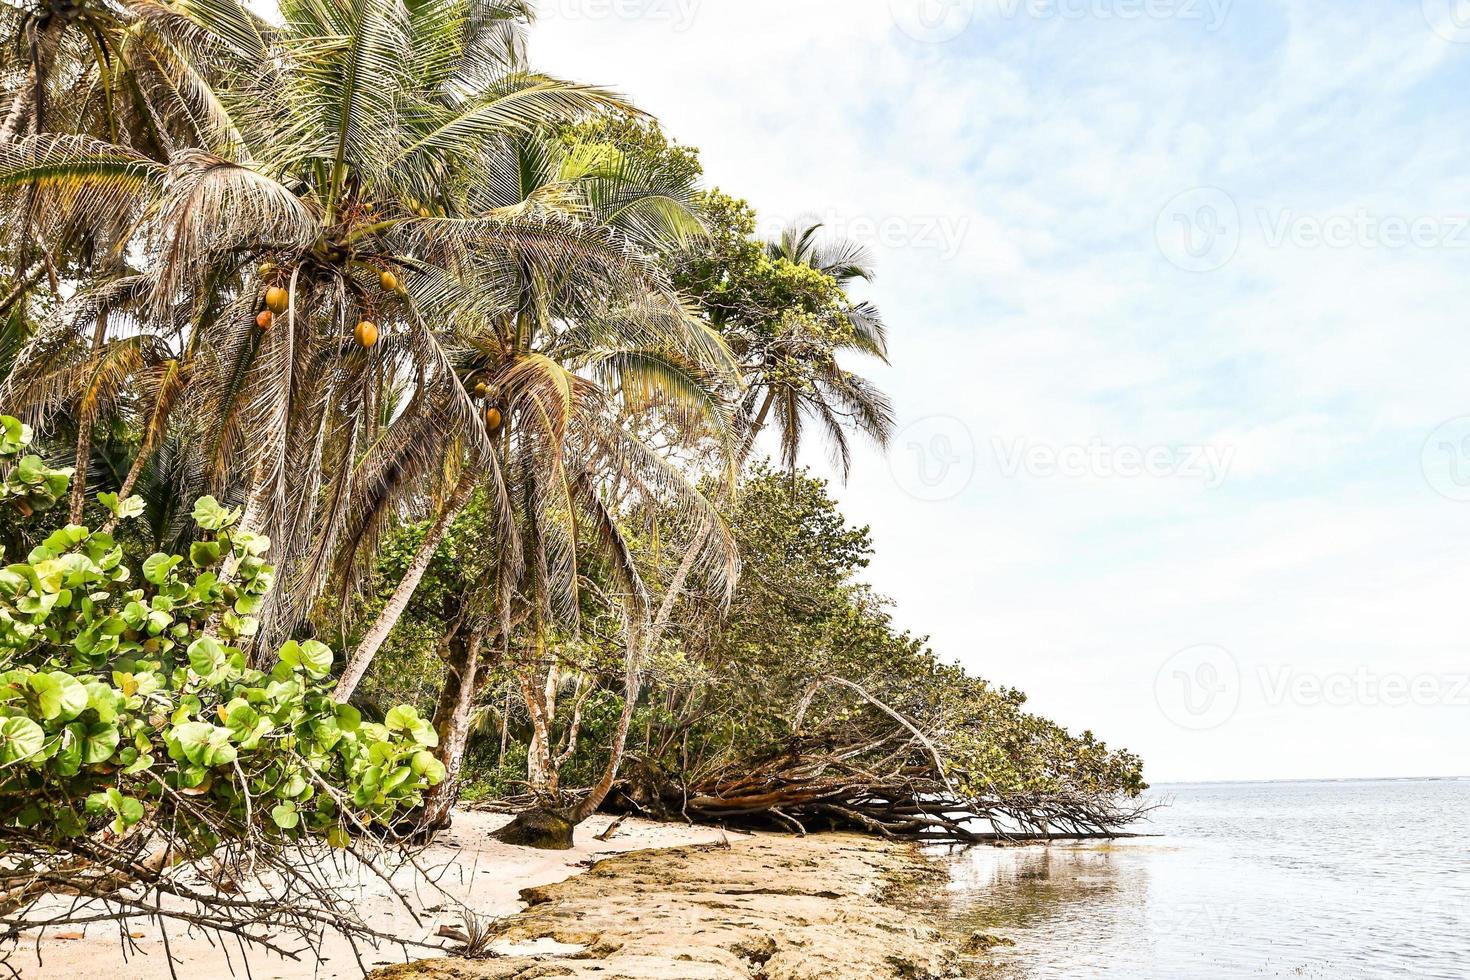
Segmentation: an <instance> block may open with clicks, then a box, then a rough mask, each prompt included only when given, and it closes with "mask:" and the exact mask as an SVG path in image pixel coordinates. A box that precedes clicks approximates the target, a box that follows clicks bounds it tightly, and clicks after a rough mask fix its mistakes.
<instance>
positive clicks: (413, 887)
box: [9, 813, 722, 980]
mask: <svg viewBox="0 0 1470 980" xmlns="http://www.w3.org/2000/svg"><path fill="white" fill-rule="evenodd" d="M508 820H509V818H508V817H504V816H500V815H498V814H490V813H458V814H456V815H455V819H454V828H453V830H452V831H450V832H449V833H447V834H444V835H442V836H441V837H440V839H439V840H437V841H435V842H434V844H433V845H432V846H431V847H429V848H428V849H427V851H426V852H425V853H424V854H423V855H422V858H421V860H420V864H421V866H424V867H428V868H438V869H441V871H442V873H441V874H437V875H436V879H437V884H438V887H439V888H441V889H443V892H447V893H448V894H449V895H450V896H452V897H453V898H454V899H458V900H459V901H461V902H463V903H464V904H465V905H467V906H469V907H470V908H471V909H474V910H475V911H476V913H478V914H479V915H482V916H488V917H501V916H506V915H513V914H515V913H516V912H519V911H521V910H522V909H523V908H524V903H522V902H521V901H520V897H519V896H520V891H521V889H523V888H529V887H532V886H537V885H549V884H553V883H555V882H559V881H564V880H566V879H567V878H570V877H572V876H573V875H576V874H579V873H580V872H582V871H583V870H585V868H586V867H587V866H588V865H590V864H591V863H592V862H593V861H596V860H600V859H601V858H603V857H606V856H608V855H612V854H621V853H626V852H628V851H639V850H648V849H656V848H667V847H682V846H684V845H687V844H704V843H713V842H716V841H719V840H721V839H722V834H721V832H720V831H718V830H714V829H710V828H707V827H685V826H683V825H677V824H655V823H649V822H647V821H641V820H628V821H626V822H625V823H624V824H623V825H622V827H621V828H619V830H618V832H617V835H616V836H614V837H613V839H612V840H610V841H607V842H605V843H604V842H602V841H598V840H596V839H595V836H596V834H598V833H600V832H601V831H602V830H603V829H604V828H606V826H607V825H608V823H609V822H610V820H609V818H606V817H594V818H592V819H591V820H589V821H588V822H587V823H586V824H584V825H583V826H581V827H579V828H577V847H576V848H575V849H573V850H570V851H536V850H531V849H529V848H520V847H510V846H508V845H505V844H501V843H499V842H497V841H494V840H491V839H490V837H489V833H490V832H491V831H493V830H495V829H496V828H498V827H500V826H502V825H504V824H505V823H507V822H508ZM393 883H394V886H395V887H396V888H397V889H399V890H400V891H401V892H403V893H404V894H405V895H407V896H408V898H409V899H410V901H411V902H412V903H413V905H414V908H415V911H416V912H417V913H418V914H419V917H420V919H421V920H422V925H416V924H415V923H414V922H413V919H412V918H411V917H410V916H409V915H408V914H406V913H405V911H404V909H403V907H402V905H401V904H400V903H399V902H398V901H397V900H396V899H395V898H394V897H393V895H392V891H391V890H390V889H389V887H388V885H387V884H385V883H384V882H382V881H380V880H378V879H377V878H376V877H373V876H372V875H371V874H370V873H367V872H362V873H360V874H353V875H351V876H350V877H348V878H347V879H345V880H344V882H343V884H344V887H346V888H349V889H351V893H350V894H351V895H352V900H353V901H354V902H355V904H356V906H357V909H358V911H359V914H361V915H363V916H364V918H366V919H367V920H368V921H369V923H370V924H371V925H373V926H375V927H377V928H379V929H381V930H383V931H388V932H392V933H394V934H396V935H402V936H404V937H405V938H409V939H415V940H421V941H425V942H431V943H447V944H448V945H453V944H452V943H450V942H448V941H446V940H442V939H436V938H435V933H436V932H437V931H438V928H439V927H440V926H441V925H450V926H456V927H457V926H459V925H460V924H461V916H460V914H459V912H458V909H457V908H456V907H455V905H454V903H453V901H452V900H451V899H450V898H446V896H445V895H444V894H443V892H440V891H438V890H437V889H436V888H434V887H431V886H429V885H428V883H427V882H425V881H423V880H422V879H421V878H420V877H419V876H418V875H417V873H416V872H414V871H413V870H412V869H408V870H405V871H403V872H400V873H398V874H397V875H395V877H394V879H393ZM441 906H444V908H442V910H441V911H438V912H432V911H428V909H435V908H439V907H441ZM129 931H130V932H132V933H134V934H140V938H138V939H137V940H136V942H137V944H138V947H139V949H138V950H137V951H136V952H135V953H134V954H133V955H131V956H129V957H127V958H124V955H123V952H122V950H121V949H120V947H119V942H118V930H117V926H116V925H115V924H113V923H104V924H101V925H94V926H91V927H88V928H87V929H85V930H82V929H79V928H78V929H71V928H67V929H62V930H54V929H53V930H50V931H48V932H47V933H46V935H45V936H43V937H41V938H40V941H39V945H38V944H37V943H36V942H35V941H34V940H28V941H27V942H26V944H25V945H23V946H22V947H21V948H20V949H19V950H17V951H16V952H15V953H14V954H13V955H12V956H11V957H10V961H9V963H10V965H11V966H14V967H15V968H16V969H18V970H20V972H21V975H22V976H23V977H27V978H30V977H37V978H51V977H54V978H57V980H60V978H63V977H64V978H68V980H70V978H88V980H124V978H126V980H158V978H167V977H169V976H170V974H169V968H168V964H167V962H166V960H165V956H164V952H163V943H162V939H161V935H160V930H159V928H158V926H157V925H155V924H153V923H149V922H144V921H136V922H133V923H131V924H130V926H129ZM78 934H80V935H81V938H61V937H62V936H76V935H78ZM169 942H170V944H171V945H172V948H173V952H174V957H175V969H176V970H177V971H178V976H179V977H180V978H183V980H215V978H217V977H229V976H231V970H230V966H231V964H233V967H234V973H233V975H234V976H238V977H242V978H243V977H245V976H246V971H245V968H244V965H243V964H242V963H241V959H240V953H239V949H238V947H237V946H236V945H235V944H234V942H233V941H231V942H230V944H229V953H230V955H229V956H226V954H225V951H224V949H222V948H221V947H220V946H219V945H218V944H217V941H216V944H214V945H212V944H211V942H210V941H209V939H208V938H206V937H205V936H202V935H195V936H190V935H187V934H186V933H185V932H184V931H183V930H182V928H181V927H180V926H178V925H173V926H171V927H170V929H169ZM502 952H511V951H510V950H505V951H502ZM37 953H39V956H40V958H39V960H38V958H37ZM428 955H431V954H429V953H426V952H424V951H413V952H411V953H410V954H409V957H408V958H422V957H425V956H428ZM404 960H405V954H404V951H403V950H402V949H401V948H399V947H384V948H381V949H378V950H371V949H368V950H365V951H364V953H363V962H364V963H365V964H366V965H367V966H368V968H370V969H371V968H373V967H376V966H387V965H390V964H393V963H401V962H403V961H404ZM249 975H250V976H251V977H253V978H254V980H303V978H321V980H331V978H335V977H344V978H346V977H360V976H361V975H362V973H361V971H360V970H359V968H358V965H357V960H356V958H355V957H354V956H353V955H352V951H351V948H350V947H349V945H348V944H347V942H346V941H345V940H343V939H341V938H340V937H331V936H329V937H328V939H327V942H326V943H325V945H324V946H323V948H322V950H321V962H317V961H316V959H315V958H312V957H308V958H305V959H303V960H302V961H300V962H292V961H289V960H284V959H281V958H280V957H277V956H274V955H272V954H269V953H265V952H261V951H254V952H252V953H251V956H250V973H249Z"/></svg>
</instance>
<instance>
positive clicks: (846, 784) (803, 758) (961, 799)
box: [621, 677, 1149, 844]
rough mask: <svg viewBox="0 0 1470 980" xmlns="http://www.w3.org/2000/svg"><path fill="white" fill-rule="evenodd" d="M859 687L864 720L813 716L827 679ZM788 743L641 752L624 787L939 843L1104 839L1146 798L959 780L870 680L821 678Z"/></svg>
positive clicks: (781, 822)
mask: <svg viewBox="0 0 1470 980" xmlns="http://www.w3.org/2000/svg"><path fill="white" fill-rule="evenodd" d="M827 687H835V688H838V689H839V690H842V691H846V692H849V693H851V694H854V695H856V696H857V697H858V698H859V699H860V700H861V701H862V702H863V703H864V704H865V705H867V706H868V707H869V708H871V709H873V710H872V711H870V712H868V713H867V715H866V720H865V721H863V722H861V723H857V724H855V723H854V722H853V721H852V719H851V718H845V719H844V720H843V721H841V722H840V723H833V722H823V721H817V722H815V723H809V722H808V716H809V715H810V714H811V708H812V703H813V700H814V698H815V697H816V695H817V694H818V693H819V691H821V690H822V689H823V688H827ZM791 728H792V735H791V736H790V737H789V738H788V740H787V741H786V742H785V744H783V745H780V746H778V747H776V748H774V749H771V750H769V751H767V752H765V753H763V754H761V755H759V756H757V757H754V758H749V757H743V758H726V759H722V760H720V761H719V762H718V763H717V764H715V765H712V766H707V767H706V768H705V769H703V770H702V771H700V772H698V773H695V774H693V775H692V776H691V775H684V774H673V773H668V772H663V771H661V770H660V769H659V768H658V767H657V765H656V764H655V763H654V762H652V761H651V760H648V759H637V760H635V765H634V767H633V771H632V772H631V773H630V777H629V779H628V780H627V781H626V782H625V783H624V785H623V786H622V787H621V789H622V793H623V795H624V797H625V799H626V800H627V801H628V802H630V803H632V804H633V805H635V806H637V807H639V808H641V809H648V810H650V811H653V812H655V813H661V814H663V815H665V816H680V817H683V818H684V819H686V820H692V821H698V822H703V823H717V824H744V825H765V826H771V827H776V828H781V829H785V830H790V831H792V832H795V833H798V834H805V833H807V832H808V831H811V830H815V829H822V828H843V829H850V830H857V831H861V832H864V833H871V834H877V835H880V836H884V837H891V838H902V839H908V840H915V841H921V842H926V843H938V844H1005V843H1023V842H1028V841H1057V840H1104V839H1115V838H1120V837H1126V836H1134V835H1131V834H1128V833H1126V831H1125V828H1126V827H1128V826H1129V825H1130V824H1132V823H1134V822H1135V821H1137V820H1139V819H1140V818H1141V817H1143V816H1144V815H1145V814H1146V813H1147V811H1148V809H1149V807H1148V806H1147V805H1146V804H1142V803H1139V802H1137V801H1136V800H1130V799H1126V798H1119V797H1117V796H1114V795H1107V794H1099V793H1096V792H1091V791H1087V790H1081V789H1071V788H1068V787H1065V786H1062V787H1058V788H1055V789H1052V790H1050V791H1048V792H1030V793H1003V792H1001V791H1000V790H999V789H998V788H996V787H995V786H994V784H993V783H991V782H990V781H989V780H986V779H983V778H980V779H970V780H967V782H968V783H978V784H980V785H983V786H987V787H989V789H990V791H989V792H987V793H986V794H985V795H983V796H980V795H970V794H967V793H963V792H961V791H960V790H959V789H958V788H957V787H956V784H955V780H954V778H952V775H951V773H950V772H949V771H948V769H947V767H946V765H945V761H944V756H943V754H942V751H941V749H940V747H939V746H938V745H937V744H936V741H935V739H933V738H931V737H930V736H929V735H927V734H926V733H925V732H924V731H922V730H921V728H920V727H919V726H918V725H916V724H915V723H914V722H913V721H911V720H910V719H908V718H906V717H905V716H904V715H903V714H902V713H901V712H899V711H898V710H896V709H895V708H893V707H892V706H891V705H889V704H886V703H884V702H883V701H882V700H880V699H879V698H877V697H875V696H874V695H873V694H872V693H871V692H869V691H868V690H866V689H864V688H863V687H862V686H861V685H859V684H855V683H853V682H851V681H847V680H844V679H842V678H837V677H824V678H821V679H819V680H818V681H817V682H815V683H814V684H813V685H812V686H811V687H810V688H809V689H808V690H807V691H806V693H805V694H804V696H803V697H802V698H801V699H800V700H799V701H798V702H797V706H796V710H795V712H794V716H793V720H792V723H791Z"/></svg>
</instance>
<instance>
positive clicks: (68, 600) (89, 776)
mask: <svg viewBox="0 0 1470 980" xmlns="http://www.w3.org/2000/svg"><path fill="white" fill-rule="evenodd" d="M0 429H3V431H4V432H5V433H6V437H5V438H6V442H5V444H4V446H0V450H5V451H0V471H3V472H4V476H5V485H6V486H7V487H10V486H11V485H12V482H15V483H18V484H19V485H21V486H23V487H29V486H33V485H38V484H44V483H46V481H52V484H51V485H52V486H55V487H57V488H59V490H60V491H61V493H64V490H65V484H66V479H67V474H66V473H65V472H64V471H53V470H48V469H46V468H45V467H44V464H42V463H40V462H39V460H37V458H36V457H33V456H32V457H20V458H19V459H18V460H17V459H16V457H17V456H18V455H19V451H20V450H21V449H22V448H23V447H24V445H25V443H26V442H27V441H28V436H29V433H28V432H27V431H26V430H25V428H24V427H23V426H21V425H20V424H19V423H18V422H17V421H16V420H15V419H13V418H9V417H0ZM61 493H55V494H52V493H49V492H48V494H47V496H50V497H53V498H55V497H59V496H60V495H61ZM103 496H104V499H103V501H102V503H103V504H104V505H105V506H108V507H111V508H113V509H114V510H115V512H116V516H118V517H119V518H124V519H126V518H130V517H134V516H136V514H137V513H138V512H139V511H140V510H141V503H142V501H140V500H133V501H128V502H125V503H122V504H119V502H118V501H117V499H116V496H115V495H103ZM25 499H34V498H33V497H30V498H25ZM193 517H194V520H195V521H196V522H197V524H198V527H199V529H200V532H201V534H200V539H199V540H198V541H196V543H195V544H194V545H193V546H192V548H191V549H190V551H189V554H188V556H187V557H186V556H180V555H168V554H161V553H160V554H153V555H150V556H148V557H147V558H146V559H144V560H142V561H141V562H140V563H138V564H137V566H136V567H133V566H131V565H130V564H129V563H128V562H127V561H126V560H125V556H124V549H123V548H122V547H121V546H120V545H119V544H118V543H117V541H116V540H115V539H114V538H113V536H112V535H110V534H106V533H101V532H93V531H90V530H89V529H88V528H86V527H80V526H76V525H69V526H67V527H65V528H63V529H61V530H58V531H55V532H53V533H51V534H50V535H48V536H47V537H46V538H45V539H44V540H43V541H41V542H40V543H39V544H37V545H36V546H35V547H34V548H32V549H31V550H30V552H29V554H27V555H26V556H25V559H24V560H23V561H21V562H17V563H13V564H9V565H6V566H5V567H4V568H3V569H0V827H6V828H10V829H11V830H12V831H13V832H16V833H20V834H22V835H23V836H24V837H25V838H26V839H30V840H36V839H44V840H49V841H51V842H52V843H53V844H55V845H57V846H64V843H65V841H66V840H67V839H70V838H77V837H80V836H82V835H84V834H86V833H88V831H89V830H90V829H91V828H93V827H94V826H95V825H96V824H97V823H98V821H107V822H110V824H111V826H112V828H113V830H114V832H116V833H119V834H120V833H123V832H124V831H127V830H129V829H130V828H132V827H134V825H136V824H139V823H140V822H143V821H145V820H147V821H149V822H150V823H152V824H154V825H161V826H167V827H169V830H170V833H171V834H176V835H177V837H178V839H179V843H178V844H177V845H176V849H190V850H195V851H197V852H198V853H208V852H209V851H211V850H213V849H214V848H215V847H216V846H218V845H219V844H220V843H222V842H225V841H227V840H229V839H230V838H231V837H234V836H239V835H241V834H244V833H251V832H255V831H257V830H260V829H265V830H267V831H268V832H269V833H271V834H275V835H286V836H295V835H299V834H301V833H308V832H309V833H315V834H322V835H326V836H328V838H329V839H330V840H332V841H333V842H336V843H340V844H343V845H345V843H346V841H347V839H348V836H349V835H350V834H351V833H354V832H356V831H357V830H358V829H360V828H362V827H364V826H365V825H367V824H370V823H374V822H380V823H381V822H386V821H389V820H391V819H392V818H393V817H394V816H395V815H396V814H398V813H401V812H404V811H405V810H407V809H410V808H412V807H413V806H415V805H417V804H418V803H419V802H420V800H421V799H422V794H423V792H424V790H425V789H427V788H428V787H429V786H431V785H432V784H434V783H435V782H437V781H438V780H439V779H440V778H442V775H443V766H442V765H441V764H440V763H439V762H438V760H436V759H435V758H434V756H433V754H432V752H431V751H430V749H432V748H433V747H434V746H435V745H436V744H437V736H436V734H435V732H434V729H433V726H432V725H430V724H429V723H428V722H427V721H425V720H423V719H421V718H419V717H418V715H417V713H416V712H415V711H413V709H412V708H397V709H394V710H392V711H389V712H388V714H387V717H386V719H385V720H384V722H383V723H382V724H377V723H370V722H365V721H363V720H362V718H361V716H360V714H359V713H358V711H357V710H356V709H355V708H352V707H349V706H347V705H340V704H336V703H334V702H333V701H332V699H331V697H330V687H329V686H327V678H328V675H329V674H330V671H331V667H332V651H331V650H330V649H329V648H327V647H326V646H324V645H322V644H321V643H318V642H315V641H311V640H307V641H305V642H300V643H298V642H296V641H294V640H293V641H290V642H288V643H286V644H284V645H283V646H282V647H280V649H279V650H278V651H277V652H276V654H275V657H274V658H273V659H274V662H273V664H272V665H271V669H270V670H268V671H262V670H257V669H254V668H252V667H251V666H250V665H249V664H248V663H247V659H246V655H245V653H244V652H243V651H242V650H241V649H240V647H239V646H238V645H237V643H238V641H239V640H241V639H244V638H248V637H250V636H251V635H252V634H253V633H254V631H255V628H256V624H255V621H254V619H253V616H252V613H253V612H254V611H255V610H256V609H257V608H258V607H259V606H260V604H261V602H262V601H263V598H264V597H265V596H266V595H267V594H268V593H269V591H270V590H271V588H272V586H273V583H274V571H273V570H272V568H271V566H270V565H268V564H267V563H266V562H265V561H264V559H263V558H262V556H263V555H264V554H265V553H266V551H267V550H268V548H269V542H268V541H267V540H266V539H264V538H262V537H260V536H259V535H253V534H250V533H249V532H243V531H240V530H238V528H237V524H238V521H239V517H240V515H239V513H238V512H237V511H232V510H228V509H226V508H224V507H222V506H220V504H219V503H218V502H217V501H215V500H214V498H212V497H205V498H203V499H201V500H200V501H199V502H198V503H197V504H196V505H195V508H194V512H193ZM0 557H3V556H0ZM227 568H228V572H227V571H226V569H227ZM4 847H5V844H4V841H3V837H0V849H3V848H4Z"/></svg>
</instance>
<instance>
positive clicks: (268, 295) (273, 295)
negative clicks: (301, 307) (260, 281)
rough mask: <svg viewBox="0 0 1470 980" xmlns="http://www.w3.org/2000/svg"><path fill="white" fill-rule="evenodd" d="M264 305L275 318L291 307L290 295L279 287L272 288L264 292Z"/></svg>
mask: <svg viewBox="0 0 1470 980" xmlns="http://www.w3.org/2000/svg"><path fill="white" fill-rule="evenodd" d="M265 305H266V306H268V307H270V311H271V312H272V313H274V314H276V315H277V316H280V315H281V314H282V313H285V312H286V310H287V308H288V307H290V305H291V294H290V293H288V292H286V291H285V290H284V289H282V288H281V287H280V286H272V287H271V288H270V289H267V290H266V291H265Z"/></svg>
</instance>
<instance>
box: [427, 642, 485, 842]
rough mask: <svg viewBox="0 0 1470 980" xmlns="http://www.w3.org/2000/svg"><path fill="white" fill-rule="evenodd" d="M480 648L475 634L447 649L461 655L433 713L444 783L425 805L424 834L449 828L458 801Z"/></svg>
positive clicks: (436, 787)
mask: <svg viewBox="0 0 1470 980" xmlns="http://www.w3.org/2000/svg"><path fill="white" fill-rule="evenodd" d="M483 645H484V642H483V638H482V637H481V636H479V635H478V634H476V635H474V636H470V637H469V638H467V639H465V640H463V641H462V642H459V643H453V644H451V646H450V649H451V650H452V651H453V650H456V648H457V649H458V650H459V651H462V655H461V656H459V657H456V658H454V659H455V660H457V661H458V662H457V663H450V665H449V675H448V676H447V677H446V678H445V679H444V688H443V690H441V691H440V692H439V704H438V707H437V708H435V710H434V727H435V728H436V729H437V730H438V732H439V755H438V758H439V761H440V762H442V763H443V764H444V779H443V781H442V782H440V783H439V785H437V786H435V787H434V788H433V789H432V790H430V792H429V795H428V799H427V800H426V801H425V803H424V813H423V817H422V819H421V825H422V827H423V829H424V830H425V831H429V832H433V831H438V830H441V829H443V828H444V827H447V826H449V812H450V810H452V809H453V808H454V804H455V802H456V801H457V800H458V799H459V774H460V771H461V770H462V769H463V768H464V754H465V749H466V748H468V746H469V739H470V715H471V713H472V711H473V708H474V706H475V695H476V693H477V692H478V690H479V686H480V651H481V649H482V648H483Z"/></svg>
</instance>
